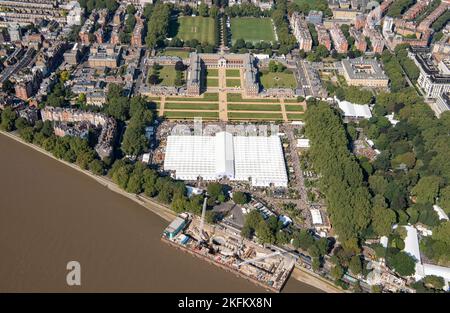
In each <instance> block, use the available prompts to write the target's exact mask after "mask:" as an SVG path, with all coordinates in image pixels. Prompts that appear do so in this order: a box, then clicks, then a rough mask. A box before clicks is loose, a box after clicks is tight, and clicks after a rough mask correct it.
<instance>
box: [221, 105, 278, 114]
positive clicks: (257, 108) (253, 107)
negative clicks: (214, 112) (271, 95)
mask: <svg viewBox="0 0 450 313" xmlns="http://www.w3.org/2000/svg"><path fill="white" fill-rule="evenodd" d="M228 110H231V111H233V110H235V111H275V112H280V111H281V106H280V105H279V104H240V103H230V104H228Z"/></svg>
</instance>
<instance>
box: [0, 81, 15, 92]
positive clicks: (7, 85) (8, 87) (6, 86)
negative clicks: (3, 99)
mask: <svg viewBox="0 0 450 313" xmlns="http://www.w3.org/2000/svg"><path fill="white" fill-rule="evenodd" d="M2 89H3V91H4V92H13V91H14V84H13V83H12V82H11V81H10V80H9V79H7V80H5V81H4V82H3V84H2Z"/></svg>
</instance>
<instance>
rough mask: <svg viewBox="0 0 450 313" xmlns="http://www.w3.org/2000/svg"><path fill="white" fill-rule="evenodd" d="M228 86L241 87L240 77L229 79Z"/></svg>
mask: <svg viewBox="0 0 450 313" xmlns="http://www.w3.org/2000/svg"><path fill="white" fill-rule="evenodd" d="M227 87H241V80H240V79H227Z"/></svg>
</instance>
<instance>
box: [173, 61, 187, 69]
mask: <svg viewBox="0 0 450 313" xmlns="http://www.w3.org/2000/svg"><path fill="white" fill-rule="evenodd" d="M184 70H186V65H184V63H183V61H177V62H176V63H175V71H178V72H182V71H184Z"/></svg>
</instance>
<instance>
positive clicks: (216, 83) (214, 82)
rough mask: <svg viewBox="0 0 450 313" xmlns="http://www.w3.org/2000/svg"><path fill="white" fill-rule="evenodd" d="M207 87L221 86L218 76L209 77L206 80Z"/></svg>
mask: <svg viewBox="0 0 450 313" xmlns="http://www.w3.org/2000/svg"><path fill="white" fill-rule="evenodd" d="M206 87H219V80H218V79H217V78H208V79H207V80H206Z"/></svg>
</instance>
